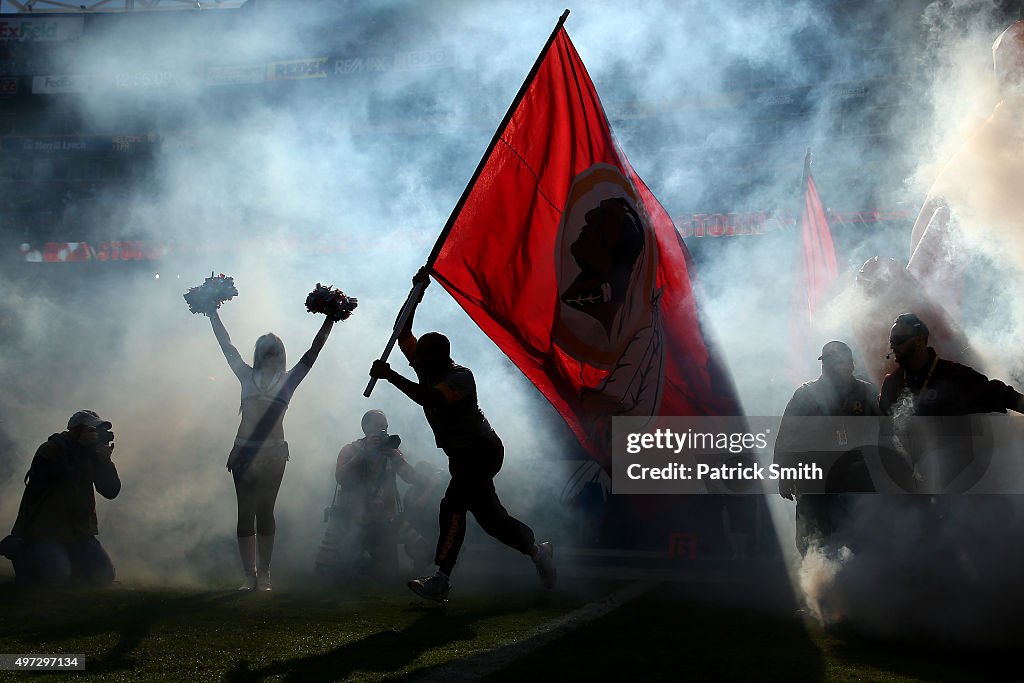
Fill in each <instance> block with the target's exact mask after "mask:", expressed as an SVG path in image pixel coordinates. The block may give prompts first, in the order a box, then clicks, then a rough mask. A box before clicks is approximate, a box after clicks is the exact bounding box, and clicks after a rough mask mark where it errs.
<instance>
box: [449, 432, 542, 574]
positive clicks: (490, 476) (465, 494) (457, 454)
mask: <svg viewBox="0 0 1024 683" xmlns="http://www.w3.org/2000/svg"><path fill="white" fill-rule="evenodd" d="M444 451H445V453H446V454H447V455H448V470H449V471H450V472H451V475H452V480H451V482H450V483H449V484H448V489H447V490H446V491H445V492H444V498H442V499H441V511H440V515H439V517H438V521H439V523H440V532H441V533H440V535H439V536H438V539H437V552H436V553H435V555H434V562H435V563H436V564H437V566H438V568H439V569H440V570H441V571H442V572H444V573H445V574H448V575H451V573H452V569H454V568H455V560H456V559H457V558H458V556H459V549H460V548H462V542H463V541H464V540H465V538H466V514H467V512H472V513H473V517H474V518H475V519H476V521H477V522H478V523H479V524H480V526H481V527H482V528H483V530H484V531H486V532H487V533H488V534H490V535H491V536H493V537H494V538H496V539H498V540H499V541H501V542H502V543H504V544H505V545H507V546H509V547H511V548H515V549H516V550H518V551H519V552H521V553H523V554H525V555H529V554H530V553H531V552H532V550H533V545H534V538H533V531H532V530H531V529H530V527H528V526H526V525H525V524H523V523H522V522H520V521H519V520H518V519H516V518H515V517H512V516H511V515H509V514H508V512H507V511H506V510H505V508H504V507H502V505H501V501H500V500H498V494H497V492H496V491H495V490H494V476H495V475H496V474H498V471H499V470H500V469H501V464H502V462H503V460H504V458H505V448H504V446H502V444H501V439H499V438H498V435H497V434H493V433H492V434H491V435H489V436H486V437H480V438H479V439H478V440H476V441H475V442H474V443H473V444H471V445H469V446H467V447H464V448H445V449H444Z"/></svg>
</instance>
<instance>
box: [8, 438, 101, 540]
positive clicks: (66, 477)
mask: <svg viewBox="0 0 1024 683" xmlns="http://www.w3.org/2000/svg"><path fill="white" fill-rule="evenodd" d="M26 480H27V481H26V486H25V493H24V495H23V496H22V498H21V506H20V507H19V508H18V519H17V520H16V521H15V522H14V529H13V530H12V531H11V533H12V534H13V535H14V536H20V537H21V538H24V539H25V540H52V541H62V542H67V541H73V540H75V539H80V538H86V537H89V536H95V535H96V534H97V533H98V528H97V524H96V496H95V495H94V493H93V491H94V489H95V491H98V492H99V493H100V495H101V496H103V497H104V498H109V499H113V498H115V497H116V496H117V494H118V493H119V492H120V491H121V480H120V478H119V477H118V476H117V468H116V467H114V463H113V462H112V461H111V460H110V458H109V457H105V456H101V455H97V454H95V452H94V450H93V448H82V447H81V446H79V445H78V444H77V443H74V442H73V441H72V440H71V438H70V436H69V435H68V433H67V432H64V433H62V434H54V435H53V436H51V437H50V438H49V440H48V441H47V442H46V443H44V444H43V445H42V446H40V447H39V449H38V450H37V451H36V454H35V457H34V458H33V459H32V467H31V468H30V469H29V472H28V475H27V477H26Z"/></svg>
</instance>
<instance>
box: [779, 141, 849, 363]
mask: <svg viewBox="0 0 1024 683" xmlns="http://www.w3.org/2000/svg"><path fill="white" fill-rule="evenodd" d="M804 186H805V187H804V205H803V210H802V211H801V214H800V264H799V269H798V270H797V277H796V283H795V289H794V291H793V299H792V306H791V310H790V318H789V336H790V340H789V356H788V358H787V363H786V366H787V374H789V375H790V379H791V380H793V381H807V380H808V379H810V377H807V374H808V369H813V368H814V360H813V359H814V358H816V357H817V355H818V354H817V351H818V349H820V342H822V341H823V340H821V339H817V338H816V337H815V332H814V331H815V327H816V325H815V316H816V315H817V314H818V310H819V309H820V308H821V306H822V304H823V303H824V302H825V296H826V294H827V292H828V290H829V289H830V288H831V287H832V285H833V284H834V283H835V281H836V278H838V277H839V271H838V269H837V268H836V250H835V247H834V246H833V244H832V231H831V229H830V228H829V225H828V218H827V217H826V216H825V209H824V208H823V207H822V205H821V198H820V197H818V188H817V187H816V186H815V184H814V176H812V175H811V171H810V152H809V151H808V153H807V159H806V160H805V162H804ZM825 341H827V340H825Z"/></svg>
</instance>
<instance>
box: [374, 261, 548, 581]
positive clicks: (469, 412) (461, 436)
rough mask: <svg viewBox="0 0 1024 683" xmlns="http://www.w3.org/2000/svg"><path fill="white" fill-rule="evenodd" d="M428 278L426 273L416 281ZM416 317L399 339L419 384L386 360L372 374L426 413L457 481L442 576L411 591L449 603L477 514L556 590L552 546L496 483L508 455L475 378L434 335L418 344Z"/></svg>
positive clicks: (441, 556) (444, 534)
mask: <svg viewBox="0 0 1024 683" xmlns="http://www.w3.org/2000/svg"><path fill="white" fill-rule="evenodd" d="M426 277H427V275H426V274H425V273H424V272H422V271H421V272H420V273H418V274H417V276H416V278H415V279H414V280H413V282H414V283H419V282H421V281H422V279H423V278H426ZM412 318H413V316H412V315H410V316H409V319H408V321H407V322H406V325H405V327H404V328H403V329H402V331H401V332H400V334H399V337H398V343H399V346H400V348H401V349H402V353H403V354H405V357H406V358H407V359H408V360H409V364H410V365H411V366H412V368H413V370H414V371H415V372H416V377H417V379H418V380H419V383H416V382H413V381H411V380H409V379H406V378H405V377H403V376H402V375H400V374H398V373H397V372H395V371H394V370H392V369H391V367H390V366H389V365H388V364H387V363H385V362H383V361H376V362H375V363H374V364H373V367H372V368H371V370H370V375H371V376H372V377H376V378H378V379H384V380H387V381H388V382H390V383H391V384H393V385H394V386H395V387H397V388H398V389H399V390H400V391H401V392H402V393H403V394H405V395H406V396H408V397H409V398H411V399H412V400H413V401H415V402H416V403H418V404H419V405H421V406H423V412H424V414H425V415H426V418H427V422H428V423H429V424H430V428H431V429H432V430H433V432H434V438H435V440H436V442H437V446H438V448H441V449H442V450H443V451H444V452H445V454H446V455H447V456H448V470H449V472H451V475H452V480H451V482H450V483H449V484H448V489H447V490H446V491H445V494H444V498H443V499H442V500H441V509H440V514H439V522H440V535H439V537H438V540H437V551H436V553H435V556H434V562H435V563H436V564H437V567H438V569H437V572H436V573H435V574H434V575H433V576H425V577H422V578H418V579H413V580H411V581H409V588H411V589H412V590H413V591H415V592H416V593H417V594H418V595H420V596H422V597H425V598H430V599H433V600H438V601H445V600H447V598H448V590H449V587H450V583H449V576H451V572H452V569H454V568H455V561H456V559H457V558H458V554H459V549H460V548H461V547H462V542H463V540H464V539H465V536H466V513H467V512H472V513H473V516H474V517H475V518H476V520H477V522H479V523H480V526H481V527H482V528H483V530H484V531H486V532H487V533H488V534H490V535H491V536H493V537H494V538H496V539H498V540H499V541H501V542H502V543H504V544H505V545H507V546H510V547H512V548H515V549H516V550H518V551H519V552H521V553H523V554H524V555H529V556H530V557H532V558H533V561H534V563H535V564H536V566H537V572H538V573H539V574H540V578H541V581H542V582H543V584H544V586H545V587H546V588H552V587H553V586H554V585H555V567H554V561H553V557H554V550H553V548H552V546H551V544H550V543H540V544H537V543H535V542H534V535H533V531H532V530H531V529H530V527H528V526H526V525H525V524H523V523H522V522H520V521H519V520H518V519H516V518H515V517H512V516H511V515H509V514H508V512H507V511H506V510H505V508H504V507H503V506H502V505H501V501H499V500H498V494H497V492H496V491H495V490H494V476H495V475H496V474H498V471H499V470H501V465H502V461H503V460H504V453H505V450H504V446H503V445H502V443H501V439H499V438H498V435H497V434H495V433H494V430H493V429H491V425H490V423H489V422H488V421H487V418H486V417H484V414H483V412H482V411H481V410H480V406H479V404H478V403H477V392H476V383H475V382H474V380H473V373H472V372H471V371H470V370H469V368H464V367H462V366H460V365H456V364H455V363H454V361H452V359H451V356H450V353H451V351H450V344H449V342H448V339H447V337H445V336H444V335H442V334H439V333H437V332H429V333H427V334H425V335H423V336H422V337H421V338H420V339H419V340H417V339H416V337H415V336H413V334H412Z"/></svg>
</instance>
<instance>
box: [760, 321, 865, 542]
mask: <svg viewBox="0 0 1024 683" xmlns="http://www.w3.org/2000/svg"><path fill="white" fill-rule="evenodd" d="M818 360H820V361H821V377H819V378H818V379H816V380H814V381H813V382H807V383H806V384H804V385H802V386H800V387H799V388H798V389H797V390H796V392H794V393H793V398H791V399H790V401H789V404H788V405H787V406H786V411H785V413H784V415H783V420H782V425H781V427H780V430H779V439H778V440H777V442H776V453H775V463H776V464H778V465H781V466H783V467H791V466H793V465H795V464H798V463H797V461H798V460H801V459H806V458H807V457H813V453H814V451H815V450H816V449H817V448H821V447H823V446H824V444H816V443H814V442H815V441H816V439H818V438H821V437H822V436H823V434H819V433H818V432H822V431H823V430H821V428H820V425H818V424H815V423H814V422H813V421H811V420H803V421H802V420H800V419H799V418H802V417H805V418H837V417H870V416H875V415H878V409H877V392H876V391H875V387H874V385H873V384H871V383H870V382H865V381H864V380H861V379H857V378H856V377H854V376H853V352H852V351H851V350H850V347H849V346H847V345H846V344H844V343H843V342H841V341H830V342H828V343H827V344H825V346H824V347H823V348H822V349H821V355H820V356H819V357H818ZM834 427H835V428H834V429H828V430H824V433H825V434H826V435H829V436H831V435H833V434H834V435H835V436H834V438H835V442H834V443H829V444H827V446H828V447H829V448H831V449H832V450H834V451H836V452H841V451H842V450H845V449H844V446H847V445H848V446H850V447H851V450H849V451H848V452H847V453H845V454H844V455H843V456H842V457H841V458H839V459H838V460H837V461H836V462H834V463H832V464H831V466H830V468H829V470H830V471H829V476H828V477H827V479H826V481H825V482H824V486H825V488H824V491H822V490H821V489H820V487H819V489H818V490H817V491H815V492H813V493H806V492H803V491H800V490H799V488H798V486H797V483H798V482H797V481H796V480H793V479H779V493H780V494H781V495H782V497H784V498H788V499H790V500H793V499H794V498H795V499H796V546H797V549H798V550H799V551H800V554H801V555H804V554H806V552H807V548H808V547H809V545H810V543H811V541H813V540H819V541H820V540H824V539H825V538H826V537H827V536H829V535H830V534H832V533H834V532H836V531H837V530H838V529H839V527H840V525H841V524H842V521H843V519H844V518H845V516H846V513H847V504H848V502H849V501H848V499H847V496H845V495H842V494H845V493H848V492H851V491H867V490H871V484H870V478H869V477H868V475H867V469H866V466H865V465H864V461H863V456H862V455H861V454H860V452H859V451H858V450H857V449H856V448H855V447H856V446H859V445H861V444H856V443H848V441H847V436H846V434H845V429H844V428H843V424H842V422H836V424H835V425H834ZM808 431H810V432H812V433H807V432H808Z"/></svg>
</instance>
